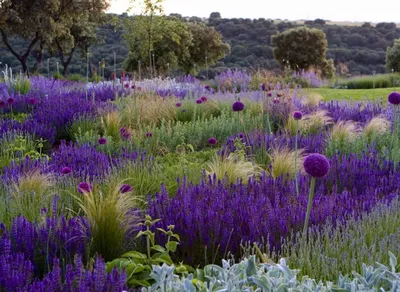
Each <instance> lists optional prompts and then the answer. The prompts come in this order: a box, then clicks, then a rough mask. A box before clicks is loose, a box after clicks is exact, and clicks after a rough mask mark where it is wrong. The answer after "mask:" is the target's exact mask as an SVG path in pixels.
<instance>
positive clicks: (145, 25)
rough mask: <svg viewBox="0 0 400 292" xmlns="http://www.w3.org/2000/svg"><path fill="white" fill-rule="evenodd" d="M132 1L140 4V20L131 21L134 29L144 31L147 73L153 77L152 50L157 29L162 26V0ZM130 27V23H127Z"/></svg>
mask: <svg viewBox="0 0 400 292" xmlns="http://www.w3.org/2000/svg"><path fill="white" fill-rule="evenodd" d="M131 2H132V3H134V4H135V3H136V4H141V6H142V7H143V8H142V12H141V14H140V16H141V18H140V20H141V21H137V22H136V23H135V22H133V25H134V26H135V29H136V30H140V31H144V32H145V35H146V42H145V43H147V52H148V53H147V55H148V58H149V66H148V68H149V73H150V78H152V77H153V69H152V68H153V61H152V51H153V50H154V43H155V41H156V37H157V31H158V30H159V29H160V27H161V26H162V21H163V17H160V16H163V13H164V8H163V2H164V0H131ZM128 25H130V27H132V23H130V24H128Z"/></svg>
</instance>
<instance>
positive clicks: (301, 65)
mask: <svg viewBox="0 0 400 292" xmlns="http://www.w3.org/2000/svg"><path fill="white" fill-rule="evenodd" d="M272 46H273V48H274V56H275V58H276V60H277V61H278V62H279V63H280V64H281V65H283V66H290V67H291V68H292V69H293V70H300V69H304V70H308V69H310V67H316V68H322V67H323V66H327V64H326V51H327V47H328V42H327V40H326V36H325V33H324V32H323V31H322V30H319V29H315V28H312V29H310V28H307V27H304V26H303V27H298V28H292V29H289V30H286V31H284V32H282V33H278V34H276V35H274V36H272Z"/></svg>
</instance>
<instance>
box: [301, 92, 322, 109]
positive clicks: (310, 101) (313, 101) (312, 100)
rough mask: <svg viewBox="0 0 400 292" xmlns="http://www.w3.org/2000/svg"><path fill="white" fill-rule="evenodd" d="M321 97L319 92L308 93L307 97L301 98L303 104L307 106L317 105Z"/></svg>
mask: <svg viewBox="0 0 400 292" xmlns="http://www.w3.org/2000/svg"><path fill="white" fill-rule="evenodd" d="M322 99H323V97H322V96H321V95H320V94H319V93H312V92H310V93H308V94H307V98H306V99H304V100H303V104H304V105H305V106H306V107H308V108H312V107H317V106H318V105H319V103H320V102H321V101H322Z"/></svg>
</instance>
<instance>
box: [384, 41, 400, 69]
mask: <svg viewBox="0 0 400 292" xmlns="http://www.w3.org/2000/svg"><path fill="white" fill-rule="evenodd" d="M386 68H387V70H388V71H389V72H390V71H392V70H394V71H395V72H400V39H397V40H394V44H393V46H392V47H389V48H387V51H386Z"/></svg>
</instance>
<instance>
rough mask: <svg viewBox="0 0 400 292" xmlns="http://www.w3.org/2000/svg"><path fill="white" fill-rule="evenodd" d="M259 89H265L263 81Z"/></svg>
mask: <svg viewBox="0 0 400 292" xmlns="http://www.w3.org/2000/svg"><path fill="white" fill-rule="evenodd" d="M261 90H262V91H265V83H263V84H261Z"/></svg>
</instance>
